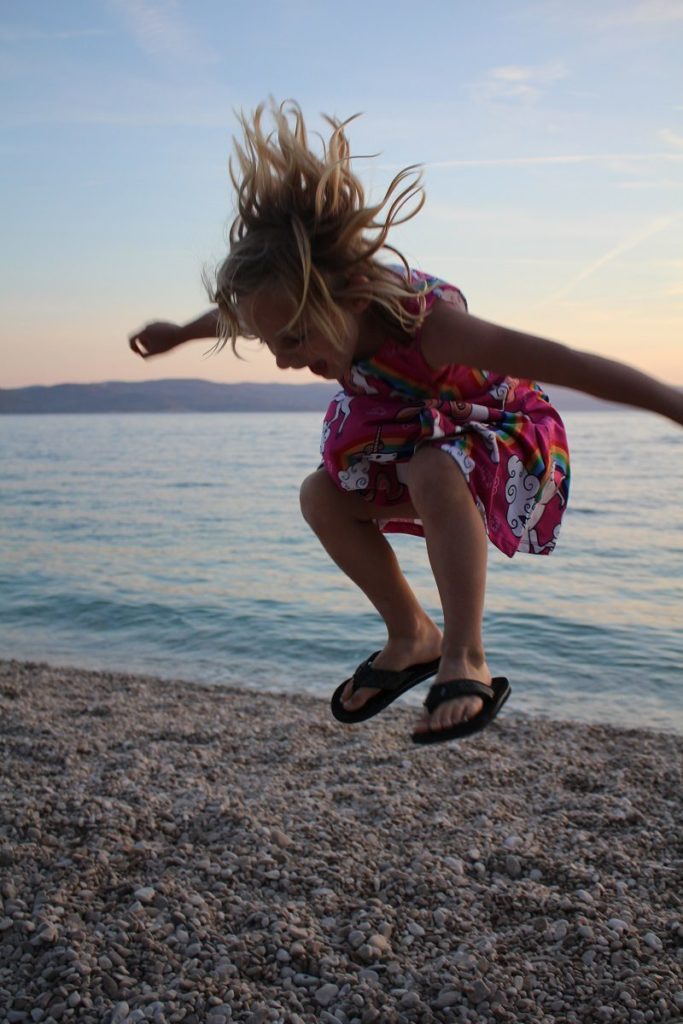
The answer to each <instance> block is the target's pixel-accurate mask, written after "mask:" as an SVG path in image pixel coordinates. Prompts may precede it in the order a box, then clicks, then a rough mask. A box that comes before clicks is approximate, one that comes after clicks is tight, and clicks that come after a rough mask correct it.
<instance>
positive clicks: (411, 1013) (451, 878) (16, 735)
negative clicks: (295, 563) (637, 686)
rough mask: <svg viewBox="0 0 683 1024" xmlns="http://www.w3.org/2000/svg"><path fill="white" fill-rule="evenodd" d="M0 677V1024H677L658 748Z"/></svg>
mask: <svg viewBox="0 0 683 1024" xmlns="http://www.w3.org/2000/svg"><path fill="white" fill-rule="evenodd" d="M413 718H414V713H413V712H412V711H409V710H406V709H405V708H401V707H399V706H397V705H394V706H393V707H392V708H391V709H389V710H388V711H387V712H385V713H384V714H383V715H382V716H380V717H378V718H376V719H373V720H372V721H370V722H367V723H365V724H363V725H360V726H355V727H350V726H340V725H338V724H337V723H336V722H334V720H333V719H332V718H331V717H330V715H329V711H328V708H327V705H326V703H325V702H323V701H319V700H316V699H314V698H311V697H302V698H300V699H298V698H295V697H293V696H277V695H272V694H264V693H255V692H253V691H249V690H246V689H245V690H237V689H222V688H218V687H205V686H199V685H194V684H187V683H181V682H162V681H160V680H155V679H151V678H146V677H145V678H143V677H137V676H129V675H117V674H113V673H104V672H103V673H95V672H83V671H79V670H72V669H54V668H51V667H49V666H46V665H37V664H26V663H20V662H2V663H0V734H1V735H2V740H3V747H4V751H3V752H4V758H3V761H4V779H3V783H2V798H1V802H0V803H1V806H0V812H1V815H2V818H1V825H0V893H1V899H0V1020H6V1021H8V1022H10V1024H19V1022H23V1021H27V1022H32V1021H35V1022H39V1021H42V1022H44V1024H53V1022H59V1021H69V1020H72V1021H88V1022H90V1021H92V1022H97V1024H100V1022H104V1024H124V1022H126V1024H132V1022H134V1021H155V1022H158V1024H163V1022H165V1021H168V1022H175V1021H185V1022H188V1024H189V1022H201V1024H227V1022H229V1021H244V1022H250V1024H265V1022H267V1021H272V1022H292V1024H300V1022H302V1021H306V1022H318V1021H323V1022H329V1024H336V1022H339V1024H368V1022H375V1021H376V1022H378V1024H384V1022H387V1024H391V1022H404V1021H405V1022H413V1021H415V1022H418V1021H477V1022H488V1021H492V1022H510V1024H519V1022H526V1021H538V1022H546V1024H547V1022H555V1021H557V1022H567V1024H570V1022H581V1024H584V1022H585V1024H600V1022H603V1021H604V1022H607V1024H616V1022H620V1021H634V1022H636V1021H637V1022H640V1021H666V1020H671V1021H673V1020H680V1019H681V1017H682V1016H683V981H682V980H681V978H682V973H681V959H680V956H678V957H677V948H678V947H680V938H681V935H683V925H682V923H681V918H680V915H679V910H680V905H679V901H678V898H677V894H678V895H680V892H681V876H680V873H677V868H680V861H678V862H677V861H676V859H675V858H676V854H677V847H678V842H679V837H678V832H677V826H680V822H681V807H680V799H681V796H680V792H681V791H680V780H679V777H678V771H679V767H680V764H681V746H682V741H681V740H680V739H679V738H677V737H675V736H671V735H667V734H658V733H652V732H645V731H634V730H623V729H613V728H610V727H606V726H586V725H576V724H571V723H564V722H549V721H544V720H540V719H534V720H530V719H525V718H520V717H516V716H515V715H514V714H507V715H505V716H501V720H500V721H499V722H496V723H495V724H494V725H493V726H492V727H491V728H490V730H488V731H487V732H485V733H483V734H481V735H480V736H478V737H475V738H473V739H470V740H467V741H463V742H461V743H459V744H450V745H438V746H433V747H426V748H419V747H415V746H414V745H413V744H411V742H410V729H411V724H412V721H413Z"/></svg>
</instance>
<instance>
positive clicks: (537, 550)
mask: <svg viewBox="0 0 683 1024" xmlns="http://www.w3.org/2000/svg"><path fill="white" fill-rule="evenodd" d="M411 281H412V282H413V283H414V284H415V285H416V286H417V288H418V291H419V290H420V289H424V290H426V289H428V288H432V290H431V291H428V292H427V294H425V296H424V302H425V304H426V312H428V311H429V309H430V308H431V306H432V305H433V304H434V302H435V301H436V300H437V299H442V300H443V301H444V302H453V303H455V304H456V305H458V306H460V307H461V308H466V304H465V300H464V298H463V296H462V294H461V293H460V291H459V290H458V289H457V288H455V287H453V286H452V285H449V284H446V282H444V281H441V280H439V279H438V278H434V277H430V276H429V275H427V274H422V273H419V272H417V271H412V272H411ZM411 301H412V300H411ZM414 301H415V311H416V310H417V302H418V300H417V298H416V299H415V300H414ZM409 307H410V303H409ZM411 312H413V309H411ZM340 384H341V385H342V390H341V391H339V392H338V393H337V394H336V395H335V396H334V398H333V399H332V401H331V403H330V406H329V408H328V410H327V414H326V416H325V421H324V425H323V436H322V443H321V454H322V459H323V464H324V466H325V469H326V470H327V472H328V473H329V475H330V476H331V478H332V480H333V481H334V483H335V484H336V486H337V487H339V488H340V489H341V490H344V491H359V492H360V493H361V494H362V495H363V496H364V497H365V498H366V499H367V500H368V501H372V502H374V503H375V504H376V505H379V506H380V507H381V508H382V510H383V512H384V511H385V510H386V516H384V515H382V518H380V519H378V522H379V525H380V527H381V529H382V530H383V531H385V532H399V533H413V534H417V535H420V536H422V535H423V529H422V525H421V523H420V522H419V520H406V519H400V518H397V517H392V515H391V508H392V505H396V504H397V503H399V502H401V501H405V500H406V499H407V498H408V497H409V495H408V490H407V488H406V485H405V484H404V483H403V472H402V470H403V467H404V465H405V463H406V462H407V461H408V460H409V459H410V457H411V456H412V455H413V453H414V452H415V450H416V449H417V448H418V447H419V446H420V445H423V444H431V445H437V446H438V447H439V448H441V449H442V450H443V451H445V452H447V453H448V454H449V455H450V456H451V458H453V459H454V460H455V462H456V463H457V464H458V466H459V467H460V469H461V470H462V473H463V474H464V477H465V480H466V481H467V485H468V487H469V490H470V492H471V494H472V498H473V499H474V501H475V503H476V506H477V509H478V510H479V513H480V515H481V517H482V519H483V522H484V526H485V528H486V532H487V534H488V536H489V539H490V540H491V541H492V543H493V544H495V545H496V547H497V548H499V549H500V550H501V551H503V552H504V553H505V554H506V555H508V556H512V555H514V554H515V552H516V551H525V552H530V553H531V554H537V555H547V554H550V552H551V551H552V550H553V548H554V547H555V543H556V541H557V537H558V533H559V530H560V524H561V521H562V515H563V513H564V509H565V507H566V504H567V497H568V493H569V455H568V449H567V438H566V434H565V429H564V425H563V423H562V420H561V419H560V417H559V415H558V413H557V412H556V410H555V409H554V408H553V406H552V405H551V404H550V401H549V399H548V397H547V396H546V395H545V394H544V393H543V390H542V388H541V387H540V386H539V385H538V384H535V383H534V382H533V381H529V380H517V379H516V378H513V377H503V376H499V375H496V374H493V373H489V372H487V371H486V370H474V369H471V368H470V367H466V366H459V365H453V366H447V367H445V368H443V369H440V370H434V369H432V367H430V366H429V364H428V363H427V362H426V360H425V359H424V357H423V356H422V352H421V349H420V331H419V330H418V331H417V332H416V334H415V336H414V337H413V338H412V339H411V340H410V341H408V342H403V341H398V340H396V339H394V338H392V337H390V336H389V335H387V338H386V340H385V341H384V343H383V344H382V345H381V346H380V348H379V349H378V350H377V351H376V352H375V354H374V355H373V356H372V357H371V358H369V359H363V360H359V361H357V362H354V363H353V365H352V366H351V369H350V371H349V373H348V374H346V375H345V376H344V377H343V378H342V379H341V380H340ZM454 540H455V541H457V537H454Z"/></svg>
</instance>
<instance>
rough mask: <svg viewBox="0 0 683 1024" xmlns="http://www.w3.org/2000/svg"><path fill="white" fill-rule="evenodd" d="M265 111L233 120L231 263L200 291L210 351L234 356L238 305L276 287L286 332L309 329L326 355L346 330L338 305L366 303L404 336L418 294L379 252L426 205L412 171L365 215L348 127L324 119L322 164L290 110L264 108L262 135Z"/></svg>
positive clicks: (418, 309)
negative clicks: (211, 309)
mask: <svg viewBox="0 0 683 1024" xmlns="http://www.w3.org/2000/svg"><path fill="white" fill-rule="evenodd" d="M264 110H265V105H264V104H260V105H259V106H258V107H257V109H256V110H255V112H254V113H253V115H252V117H251V119H250V120H248V119H247V118H246V117H245V115H244V114H240V115H239V119H240V123H241V126H242V131H243V141H242V143H241V144H240V143H239V142H238V141H237V140H235V142H234V149H235V154H234V155H235V159H236V167H235V165H234V164H233V159H232V158H231V160H230V163H229V170H230V178H231V181H232V183H233V185H234V186H235V189H236V191H237V216H236V217H235V219H234V221H233V223H232V226H231V228H230V236H229V237H230V251H229V255H228V257H227V258H226V259H225V261H224V262H223V263H222V264H221V265H220V267H219V268H218V270H217V271H216V275H215V284H213V283H208V282H207V286H208V288H209V294H210V298H211V300H212V301H213V302H215V303H217V305H218V310H219V332H218V333H219V340H218V342H217V346H216V347H217V348H222V347H223V346H224V345H225V344H226V342H227V341H230V342H231V344H232V348H233V350H234V351H236V348H235V346H236V341H237V337H238V335H240V334H241V335H243V336H244V334H245V331H244V326H243V325H241V324H240V321H239V318H238V315H237V309H236V305H237V302H238V301H239V300H240V299H241V298H244V297H246V296H248V295H253V294H254V293H255V292H257V291H258V290H259V289H261V288H263V287H264V286H265V285H269V286H279V288H280V289H282V290H283V291H284V294H285V295H286V296H287V297H288V298H289V299H290V301H291V303H292V306H293V308H294V310H295V312H294V314H293V316H292V319H291V321H290V323H289V324H287V325H286V327H287V329H288V330H291V329H292V328H294V327H295V325H297V324H298V325H299V329H300V330H303V331H305V330H306V329H307V328H309V327H310V328H314V329H316V330H319V331H320V332H322V334H323V336H324V337H325V338H326V339H328V340H329V341H330V343H331V344H332V345H336V344H337V343H338V342H337V339H338V337H339V334H340V331H341V330H342V328H343V325H344V319H343V312H342V310H341V308H340V304H341V303H345V302H351V301H354V300H361V299H362V300H368V301H369V302H371V303H373V304H375V308H376V309H377V311H378V312H380V311H381V312H383V313H384V315H385V316H386V317H388V319H389V320H390V322H391V323H392V324H393V325H395V326H396V327H398V328H399V329H400V330H402V331H405V332H407V333H412V332H413V331H414V330H415V328H416V327H417V325H418V324H419V323H420V321H421V320H422V318H423V316H424V308H425V302H424V295H425V292H424V286H422V289H423V290H422V292H421V294H418V291H417V286H412V285H411V275H410V269H409V267H408V265H407V263H406V261H405V259H404V257H403V256H402V255H401V253H400V252H398V250H396V249H394V248H393V246H391V245H389V244H388V243H387V235H388V233H389V229H390V228H392V227H393V226H394V225H395V224H402V223H404V222H405V221H407V220H410V218H411V217H414V216H415V214H416V213H417V212H418V211H419V210H420V209H421V208H422V206H423V205H424V201H425V195H424V189H423V188H422V185H421V174H420V171H419V169H418V168H416V167H415V166H411V167H405V168H404V169H403V170H402V171H400V172H399V173H398V174H397V175H396V176H395V178H394V179H393V181H392V182H391V184H390V185H389V187H388V188H387V190H386V192H385V195H384V198H383V199H382V201H381V202H379V203H377V204H375V205H366V200H365V191H364V189H363V186H362V184H361V182H360V179H359V178H358V177H357V176H356V175H355V174H354V173H353V171H352V170H351V153H350V149H349V143H348V140H347V137H346V134H345V128H346V126H347V125H348V124H349V123H350V122H351V121H352V120H354V118H353V117H352V118H348V120H346V121H339V120H337V119H336V118H334V117H325V120H326V121H327V122H328V124H329V125H330V127H331V129H332V132H331V134H330V136H329V139H328V140H327V143H326V142H325V140H324V139H323V138H322V136H319V138H320V141H321V143H322V154H321V155H320V156H316V155H315V153H313V152H312V150H311V149H310V147H309V144H308V135H307V131H306V126H305V124H304V119H303V115H302V113H301V109H300V107H299V105H298V104H297V103H295V102H294V101H288V102H287V103H283V104H281V105H279V106H277V105H276V104H275V103H274V102H273V101H271V104H270V111H269V112H270V115H271V117H272V119H273V121H274V125H275V127H274V130H273V131H271V132H269V133H266V131H264V128H263V115H264ZM355 116H358V115H355ZM411 204H412V205H411ZM409 207H410V208H409ZM383 249H386V250H389V251H391V252H393V253H394V255H395V256H396V257H397V258H398V259H399V261H400V262H401V264H402V265H403V267H404V269H405V278H404V277H402V276H400V275H398V274H397V273H396V272H395V271H392V270H391V269H389V267H387V266H383V265H382V264H381V263H380V262H379V261H378V260H377V259H376V256H377V254H378V253H379V252H380V250H383ZM409 299H412V300H413V301H412V303H411V304H410V305H411V311H408V310H407V309H406V300H409Z"/></svg>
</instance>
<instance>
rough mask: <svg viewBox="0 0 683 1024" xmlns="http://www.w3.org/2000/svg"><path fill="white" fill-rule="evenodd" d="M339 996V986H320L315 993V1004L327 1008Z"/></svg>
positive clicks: (329, 984)
mask: <svg viewBox="0 0 683 1024" xmlns="http://www.w3.org/2000/svg"><path fill="white" fill-rule="evenodd" d="M338 995H339V986H338V985H333V984H331V983H328V984H327V985H321V987H320V988H319V989H317V991H316V993H315V999H316V1002H317V1003H319V1004H320V1006H329V1005H330V1003H333V1002H334V1000H335V999H336V998H337V996H338Z"/></svg>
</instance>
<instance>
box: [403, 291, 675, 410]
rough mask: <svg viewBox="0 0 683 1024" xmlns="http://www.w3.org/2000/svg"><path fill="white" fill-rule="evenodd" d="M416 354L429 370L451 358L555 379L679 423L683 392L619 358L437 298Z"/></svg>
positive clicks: (528, 376) (495, 369)
mask: <svg viewBox="0 0 683 1024" xmlns="http://www.w3.org/2000/svg"><path fill="white" fill-rule="evenodd" d="M421 344H422V354H423V356H424V358H425V359H426V360H427V362H428V363H429V365H430V366H431V367H433V368H434V369H441V368H442V367H444V366H447V365H449V364H452V363H460V364H462V365H463V366H472V367H478V368H480V369H486V370H490V371H491V372H493V373H499V374H502V375H504V376H509V377H520V378H522V379H528V380H538V381H542V382H543V383H544V384H557V385H559V386H561V387H565V388H573V389H574V390H575V391H583V392H585V393H586V394H587V395H594V396H595V397H596V398H604V399H607V401H610V402H621V403H623V404H625V405H633V406H635V407H636V408H638V409H648V410H650V411H651V412H656V413H659V414H660V415H662V416H667V417H668V418H669V419H671V420H673V421H674V422H675V423H680V424H681V425H683V393H681V392H680V391H677V390H676V389H675V388H672V387H669V386H668V385H667V384H663V383H661V382H660V381H658V380H655V379H654V377H649V376H648V375H647V374H646V373H641V372H640V371H639V370H636V369H634V368H633V367H631V366H627V365H626V364H625V363H620V362H617V361H616V360H614V359H605V358H603V357H602V356H597V355H593V354H592V353H590V352H582V351H580V350H578V349H574V348H570V347H569V346H568V345H562V344H560V343H559V342H556V341H548V340H547V339H545V338H538V337H536V336H534V335H532V334H525V333H524V332H523V331H513V330H511V329H510V328H507V327H499V326H498V325H496V324H492V323H489V322H488V321H486V320H479V319H478V318H477V317H474V316H471V315H470V314H469V313H465V312H462V311H460V310H459V309H457V308H456V307H455V306H454V305H452V304H451V303H447V302H443V301H439V302H435V303H434V306H433V308H432V310H431V312H430V314H429V316H428V317H427V319H426V320H425V322H424V326H423V329H422V336H421Z"/></svg>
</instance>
